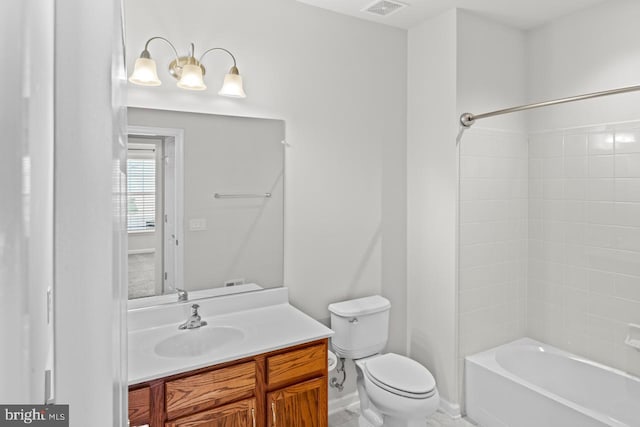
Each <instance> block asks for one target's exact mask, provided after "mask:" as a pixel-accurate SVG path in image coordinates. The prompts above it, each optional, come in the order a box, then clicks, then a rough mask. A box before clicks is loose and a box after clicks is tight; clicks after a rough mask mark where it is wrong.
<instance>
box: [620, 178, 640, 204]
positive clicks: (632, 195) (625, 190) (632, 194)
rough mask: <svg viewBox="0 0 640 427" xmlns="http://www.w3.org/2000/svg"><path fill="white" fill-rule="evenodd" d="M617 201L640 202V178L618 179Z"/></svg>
mask: <svg viewBox="0 0 640 427" xmlns="http://www.w3.org/2000/svg"><path fill="white" fill-rule="evenodd" d="M615 187H616V201H618V202H640V178H633V179H616V181H615Z"/></svg>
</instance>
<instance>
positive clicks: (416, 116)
mask: <svg viewBox="0 0 640 427" xmlns="http://www.w3.org/2000/svg"><path fill="white" fill-rule="evenodd" d="M525 76H526V72H525V36H524V34H523V33H522V32H521V31H519V30H516V29H513V28H509V27H506V26H504V25H501V24H497V23H494V22H492V21H489V20H487V19H485V18H481V17H479V16H476V15H474V14H472V13H469V12H467V11H464V10H451V11H449V12H446V13H445V14H443V15H441V16H439V17H437V18H434V19H432V20H429V21H426V22H425V23H423V24H421V25H419V26H417V27H415V28H412V29H411V30H409V95H408V96H409V112H408V117H409V118H408V129H409V133H408V149H407V157H408V165H407V169H408V198H409V203H408V218H409V220H408V266H409V267H408V275H409V282H408V283H409V288H408V300H409V308H410V320H409V322H410V334H411V335H410V343H411V355H412V356H414V357H415V358H416V359H418V360H420V361H421V362H423V363H424V364H425V365H426V366H427V367H428V368H429V369H431V370H432V372H434V373H435V375H436V380H437V381H438V385H439V389H440V392H441V393H442V395H443V397H444V398H445V399H446V400H448V401H449V402H450V403H452V404H457V403H459V402H460V400H461V397H462V396H461V394H460V392H461V385H462V384H461V382H460V381H461V380H462V375H463V371H462V360H463V358H464V356H465V355H466V354H468V353H473V352H475V351H478V350H480V349H484V348H488V347H491V346H493V345H495V344H496V343H501V342H504V341H506V340H508V339H509V338H512V337H514V336H519V335H520V334H522V333H523V332H524V315H520V313H519V312H520V311H522V312H523V310H524V306H525V303H524V296H525V285H526V275H525V271H526V270H525V268H524V267H525V265H524V264H526V262H525V259H526V225H527V224H526V188H527V181H526V152H527V150H526V138H525V135H524V127H525V118H524V117H523V116H512V117H504V118H499V119H495V120H493V121H492V122H490V123H487V124H485V123H484V122H483V123H479V124H476V128H475V129H474V131H473V132H471V133H467V134H466V135H465V136H464V137H463V139H462V150H463V152H462V154H463V156H464V157H463V158H462V168H463V170H462V174H463V178H464V180H463V182H461V185H462V188H461V190H462V191H463V199H464V203H463V204H462V207H461V212H460V214H461V215H462V216H463V217H462V222H463V224H462V228H461V229H460V230H459V229H458V210H457V208H458V163H457V162H458V152H457V149H456V144H455V140H456V135H457V131H458V127H459V124H458V121H457V118H458V117H459V115H460V114H462V113H463V112H472V113H482V112H486V111H491V110H494V109H498V108H503V107H507V106H510V105H514V104H515V105H517V104H520V103H522V102H524V100H525V88H526V84H525V83H526V79H525ZM483 126H484V129H485V130H484V131H482V130H481V129H482V127H483ZM510 165H512V166H510ZM483 189H484V190H486V191H483ZM501 207H502V208H503V209H502V210H501V211H500V209H499V208H501ZM498 211H500V212H499V216H498V217H496V218H495V219H494V218H491V216H492V215H493V214H494V213H496V212H498ZM491 227H493V228H491ZM492 230H493V233H492V232H491V231H492ZM459 231H460V232H461V233H462V234H461V235H460V239H461V242H462V245H463V246H462V247H461V250H462V253H461V254H460V257H461V258H460V263H461V267H463V268H462V270H461V274H463V276H462V277H461V280H462V281H461V282H460V286H461V288H463V289H461V292H460V293H459V292H458V268H459V266H458V232H459ZM493 250H495V251H494V252H493V256H494V257H493V258H489V257H487V256H483V254H485V255H486V254H488V253H489V252H490V251H493ZM499 254H502V255H504V258H500V259H498V258H496V257H498V256H499ZM507 254H511V255H513V256H509V257H508V258H509V260H508V261H507V260H506V258H507V257H506V255H507ZM482 269H484V270H491V269H493V270H495V271H493V273H495V274H494V275H493V277H490V278H487V276H488V275H485V277H484V279H485V280H481V279H480V276H479V275H478V274H477V273H478V272H479V270H482ZM469 273H472V274H469ZM503 279H504V280H503ZM505 289H507V290H508V291H509V292H508V293H507V294H505V295H504V296H505V298H503V299H500V298H497V299H493V298H491V295H492V294H493V295H495V294H496V293H500V292H501V291H503V290H505ZM500 301H502V303H501V302H500ZM458 322H459V323H458ZM458 328H459V329H458ZM458 334H460V337H458ZM452 409H455V408H452Z"/></svg>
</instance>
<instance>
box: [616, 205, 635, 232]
mask: <svg viewBox="0 0 640 427" xmlns="http://www.w3.org/2000/svg"><path fill="white" fill-rule="evenodd" d="M615 223H616V224H617V225H622V226H630V227H640V203H622V202H618V203H615Z"/></svg>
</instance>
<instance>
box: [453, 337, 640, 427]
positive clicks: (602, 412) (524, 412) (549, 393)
mask: <svg viewBox="0 0 640 427" xmlns="http://www.w3.org/2000/svg"><path fill="white" fill-rule="evenodd" d="M465 401H466V410H467V416H468V417H469V418H471V419H472V420H473V421H475V422H477V423H478V424H479V425H481V426H482V427H506V426H508V427H592V426H593V427H602V426H616V427H623V426H626V427H640V378H636V377H633V376H630V375H627V374H625V373H624V372H621V371H618V370H616V369H613V368H609V367H607V366H604V365H601V364H598V363H595V362H591V361H589V360H587V359H584V358H581V357H578V356H575V355H573V354H571V353H567V352H565V351H562V350H558V349H556V348H554V347H551V346H549V345H547V344H542V343H540V342H537V341H534V340H532V339H529V338H522V339H519V340H517V341H514V342H512V343H509V344H505V345H503V346H500V347H496V348H494V349H491V350H488V351H485V352H482V353H478V354H475V355H473V356H468V357H467V358H466V359H465Z"/></svg>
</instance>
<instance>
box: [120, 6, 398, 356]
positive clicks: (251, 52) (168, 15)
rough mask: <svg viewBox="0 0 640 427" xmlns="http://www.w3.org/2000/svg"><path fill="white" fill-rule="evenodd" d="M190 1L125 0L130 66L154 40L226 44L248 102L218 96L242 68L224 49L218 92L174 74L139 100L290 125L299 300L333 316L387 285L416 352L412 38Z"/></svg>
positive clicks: (214, 69) (329, 16) (290, 13)
mask: <svg viewBox="0 0 640 427" xmlns="http://www.w3.org/2000/svg"><path fill="white" fill-rule="evenodd" d="M189 4H190V7H188V8H187V7H184V5H182V4H180V3H176V2H174V1H169V0H153V1H152V0H136V1H128V2H126V21H127V27H126V30H127V31H126V33H127V49H128V55H127V57H128V60H129V63H130V64H132V63H133V61H134V60H135V57H136V56H137V55H138V54H139V53H140V51H141V50H142V48H143V45H144V42H145V41H146V39H147V38H149V37H151V36H154V35H163V36H165V37H167V38H169V39H170V40H173V41H174V42H175V43H176V44H177V47H178V48H179V49H180V51H181V52H184V51H185V50H186V47H187V43H188V42H190V41H194V42H195V43H196V49H198V51H199V52H202V49H204V48H207V47H211V46H224V47H226V48H228V49H230V50H231V51H233V52H234V54H235V55H236V56H237V58H238V67H239V69H240V72H241V74H243V76H244V79H245V90H246V92H247V95H248V97H247V99H245V100H230V99H226V98H221V97H218V96H217V95H216V92H217V87H216V86H217V85H218V84H219V82H220V80H221V79H222V75H223V73H224V72H226V71H227V69H228V67H229V66H230V63H229V59H228V58H226V57H224V56H223V55H218V56H216V55H212V56H211V57H207V58H206V59H205V61H204V62H205V66H206V67H207V70H208V72H207V82H208V84H209V85H210V87H211V89H210V90H209V91H207V92H204V93H194V92H186V91H180V90H177V89H175V86H174V82H173V81H172V80H171V77H169V76H167V74H166V73H164V72H162V73H161V79H163V80H164V85H163V86H162V87H160V88H151V89H149V88H138V87H130V94H129V95H130V96H129V105H131V106H140V107H153V108H162V109H176V110H189V111H201V112H211V113H221V114H227V115H229V114H231V115H248V116H262V117H272V118H279V119H284V120H285V121H286V133H287V141H288V142H289V144H290V145H291V147H290V148H288V149H287V159H286V182H285V188H286V197H285V200H286V202H285V203H286V209H285V227H286V228H285V284H286V285H287V286H289V287H290V296H291V301H292V303H293V304H294V305H296V306H298V307H299V308H301V309H302V310H304V311H305V312H307V313H309V314H310V315H312V316H313V317H315V318H318V319H326V318H328V311H327V305H328V304H329V303H331V302H334V301H338V300H341V299H345V298H351V297H357V296H363V295H368V294H373V293H380V292H382V293H383V294H385V295H387V296H389V297H390V298H391V300H392V303H393V313H394V314H393V315H392V329H391V330H392V340H391V343H390V347H391V348H394V349H399V350H400V351H403V350H404V348H405V344H404V343H405V339H404V338H405V333H404V319H403V317H404V316H403V314H402V313H404V311H405V298H404V295H403V290H402V289H403V287H404V286H405V285H404V283H405V277H406V273H405V265H404V251H403V250H402V248H403V247H404V239H405V235H404V223H405V212H406V206H405V205H404V203H403V198H404V193H405V188H404V187H405V185H404V174H405V169H404V163H405V155H404V152H405V134H406V121H405V120H406V119H405V117H406V103H405V100H406V32H405V31H402V30H399V29H394V28H390V27H386V26H381V25H377V24H372V23H368V22H364V21H361V20H358V19H354V18H351V17H346V16H342V15H338V14H335V13H332V12H327V11H323V10H321V9H317V8H313V7H310V6H307V5H303V4H300V3H298V2H295V1H292V0H274V1H269V2H264V1H260V0H237V1H233V2H222V3H220V2H216V3H212V2H210V1H204V0H196V1H192V2H190V3H189ZM194 10H197V11H198V12H197V13H194ZM185 22H188V23H189V25H188V26H187V25H185V24H184V23H185ZM151 54H152V55H153V56H154V57H155V58H156V59H157V60H158V62H159V64H161V65H159V69H162V68H164V67H165V65H164V64H166V63H167V62H168V61H169V60H170V58H171V51H170V50H169V48H168V47H165V46H162V44H161V43H160V42H156V43H155V44H152V45H151ZM396 248H400V249H399V250H395V249H396Z"/></svg>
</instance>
